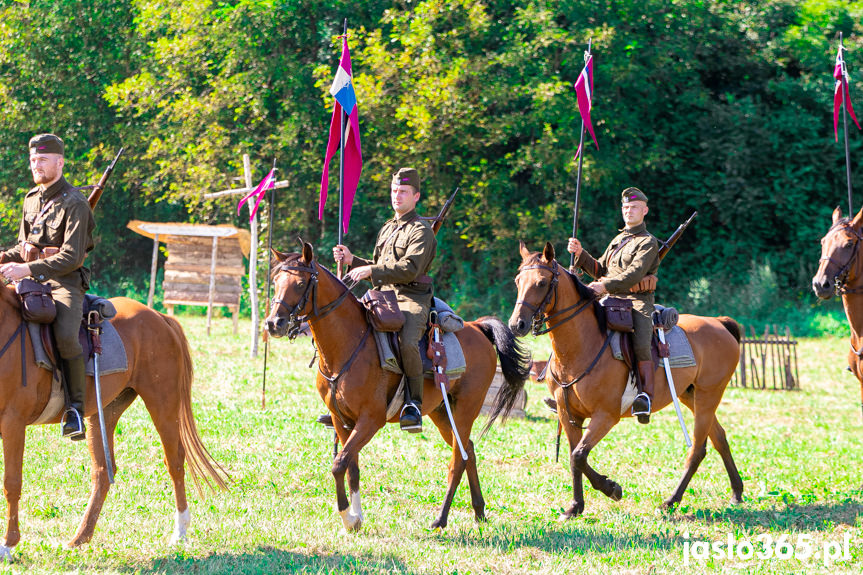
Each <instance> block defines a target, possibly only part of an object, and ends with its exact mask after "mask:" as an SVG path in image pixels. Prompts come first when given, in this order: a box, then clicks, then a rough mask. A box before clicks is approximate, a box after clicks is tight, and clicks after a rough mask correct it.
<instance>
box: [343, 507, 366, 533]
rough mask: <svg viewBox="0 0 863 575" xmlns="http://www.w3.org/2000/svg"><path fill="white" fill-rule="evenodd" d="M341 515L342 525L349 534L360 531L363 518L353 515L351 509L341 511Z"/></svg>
mask: <svg viewBox="0 0 863 575" xmlns="http://www.w3.org/2000/svg"><path fill="white" fill-rule="evenodd" d="M339 515H341V516H342V523H343V524H344V526H345V531H347V532H348V533H350V532H355V531H359V530H360V527H362V526H363V518H362V517H360V516H359V515H356V514H354V513H352V512H351V510H350V509H345V510H344V511H339Z"/></svg>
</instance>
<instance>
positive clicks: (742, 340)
mask: <svg viewBox="0 0 863 575" xmlns="http://www.w3.org/2000/svg"><path fill="white" fill-rule="evenodd" d="M740 386H741V387H743V388H745V387H746V328H745V327H744V328H743V337H741V338H740Z"/></svg>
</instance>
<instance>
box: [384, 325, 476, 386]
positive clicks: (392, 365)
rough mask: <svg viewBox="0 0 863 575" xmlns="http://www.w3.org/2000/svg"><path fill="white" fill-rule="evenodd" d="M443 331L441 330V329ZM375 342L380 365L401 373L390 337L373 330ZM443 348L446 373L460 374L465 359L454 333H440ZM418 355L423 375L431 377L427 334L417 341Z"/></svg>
mask: <svg viewBox="0 0 863 575" xmlns="http://www.w3.org/2000/svg"><path fill="white" fill-rule="evenodd" d="M441 331H443V330H441ZM374 335H375V343H377V346H378V357H379V358H380V360H381V367H382V368H383V369H385V370H387V371H391V372H393V373H401V372H402V368H401V367H400V366H399V361H398V358H397V357H396V354H395V351H394V350H393V346H392V345H391V344H390V338H389V337H388V335H387V334H386V333H383V332H379V331H377V330H374ZM441 340H442V341H443V345H444V348H445V349H446V374H447V375H448V376H450V377H451V378H453V379H456V378H457V377H459V376H461V374H463V373H464V370H465V369H466V368H467V361H466V360H465V357H464V351H463V350H462V348H461V344H460V343H459V341H458V337H457V336H456V334H455V333H451V332H443V333H442V334H441ZM419 348H420V356H422V359H423V371H424V372H425V375H427V376H429V377H431V376H432V375H433V373H432V369H433V366H432V362H431V360H430V359H429V358H428V357H426V353H425V351H426V349H427V348H428V336H427V335H425V336H423V338H422V339H421V340H420V343H419Z"/></svg>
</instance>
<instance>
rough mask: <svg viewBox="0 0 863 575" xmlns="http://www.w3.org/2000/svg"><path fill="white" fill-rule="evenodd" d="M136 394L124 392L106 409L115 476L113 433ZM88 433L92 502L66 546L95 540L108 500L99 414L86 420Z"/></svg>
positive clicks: (106, 427) (105, 465)
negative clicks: (103, 508) (100, 518)
mask: <svg viewBox="0 0 863 575" xmlns="http://www.w3.org/2000/svg"><path fill="white" fill-rule="evenodd" d="M135 397H136V395H135V393H134V392H132V391H131V390H127V391H126V392H124V393H121V394H120V396H119V397H117V399H115V400H114V401H113V402H112V403H111V404H110V405H108V406H106V407H105V408H104V413H105V431H106V432H107V435H108V449H109V450H110V452H111V462H112V465H113V469H112V471H113V472H114V473H115V474H116V472H117V464H116V461H115V459H114V430H115V429H116V427H117V421H118V420H119V419H120V416H121V415H122V414H123V412H124V411H125V410H126V408H127V407H129V405H131V403H132V402H133V401H134V400H135ZM87 423H88V425H89V428H90V429H89V432H88V433H87V450H88V451H89V452H90V500H89V501H88V502H87V509H86V511H84V516H83V517H82V518H81V524H80V525H79V526H78V531H77V532H76V533H75V536H74V537H72V539H71V540H70V541H69V542H68V543H67V544H66V545H67V547H78V546H79V545H83V544H84V543H86V542H88V541H89V540H90V539H91V538H92V537H93V531H95V529H96V522H97V521H98V520H99V514H100V513H101V512H102V505H103V504H104V503H105V498H107V497H108V489H109V488H110V486H111V485H110V483H108V466H107V464H106V461H105V453H104V451H103V449H104V448H103V446H102V431H101V428H100V427H99V415H98V414H93V415H91V416H90V417H89V418H87Z"/></svg>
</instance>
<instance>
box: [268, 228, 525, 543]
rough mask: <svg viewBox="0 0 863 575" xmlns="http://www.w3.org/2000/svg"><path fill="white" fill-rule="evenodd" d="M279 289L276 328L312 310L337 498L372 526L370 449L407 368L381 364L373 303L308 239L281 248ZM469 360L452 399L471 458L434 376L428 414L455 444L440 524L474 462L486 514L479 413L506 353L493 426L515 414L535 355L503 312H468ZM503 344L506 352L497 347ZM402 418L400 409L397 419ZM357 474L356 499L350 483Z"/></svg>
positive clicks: (348, 524) (474, 500) (349, 518)
mask: <svg viewBox="0 0 863 575" xmlns="http://www.w3.org/2000/svg"><path fill="white" fill-rule="evenodd" d="M273 254H274V261H273V266H274V270H273V279H274V284H275V294H274V299H273V305H272V310H273V311H272V313H270V315H269V316H268V317H267V320H266V321H267V329H268V330H269V333H270V334H271V335H272V336H273V337H283V336H285V335H289V334H293V333H294V332H293V331H291V330H292V329H296V327H297V326H299V322H300V321H302V320H303V319H306V318H307V319H308V323H309V327H310V328H311V331H312V336H313V337H314V340H315V343H316V345H317V349H318V353H320V360H319V361H318V373H317V378H316V384H317V388H318V393H319V394H320V396H321V399H323V401H324V403H325V404H326V405H327V408H328V409H329V410H330V413H331V414H332V418H333V422H334V423H335V424H336V425H335V428H336V433H337V434H338V437H339V441H340V442H341V444H342V446H343V447H342V450H341V452H339V454H338V455H337V456H336V458H335V460H334V461H333V466H332V474H333V476H334V477H335V480H336V500H337V504H338V511H339V515H341V518H342V522H343V523H344V526H345V529H347V530H349V531H352V530H357V529H359V528H360V527H361V526H362V521H363V512H362V505H361V502H360V468H359V453H360V450H361V449H362V448H363V447H364V446H365V445H366V444H367V443H368V442H369V441H370V440H371V438H372V437H373V436H374V435H375V433H377V432H378V430H380V429H381V428H382V427H383V426H384V425H385V424H386V423H387V406H388V405H389V403H390V401H391V400H392V399H393V397H394V396H395V394H396V390H397V388H398V384H399V380H400V378H401V376H400V375H397V374H395V373H392V372H390V371H386V370H384V369H383V368H382V367H381V362H380V360H379V358H378V351H377V345H376V343H375V339H374V338H373V337H370V335H369V334H370V329H371V328H370V327H369V325H368V322H367V320H366V312H365V308H364V307H363V306H362V304H361V303H360V302H359V301H358V300H357V299H356V298H355V297H354V296H353V294H352V293H351V292H350V290H349V289H348V288H347V287H346V286H345V284H343V283H342V282H341V281H340V280H339V279H337V278H336V276H335V275H333V274H332V273H331V272H329V271H328V270H327V269H326V268H325V267H323V266H321V265H320V264H318V262H317V261H315V255H314V250H313V248H312V246H311V244H309V243H304V244H303V253H302V254H297V253H292V254H282V253H280V252H277V251H275V250H274V251H273ZM457 336H458V340H459V343H461V346H462V349H463V350H464V356H465V358H466V360H467V368H466V369H465V372H464V374H463V375H462V376H461V377H460V378H459V379H458V380H454V381H453V382H452V387H451V388H450V390H449V393H448V394H447V395H448V396H449V398H450V403H451V405H452V415H453V419H454V421H455V427H456V431H457V432H458V434H459V437H460V438H461V440H462V443H463V444H464V448H465V451H466V452H467V455H468V459H467V461H464V460H463V459H462V456H461V453H460V450H459V448H458V445H457V442H456V440H455V439H454V436H453V429H452V426H451V425H450V421H449V418H448V417H447V413H446V410H445V405H444V404H443V398H442V395H441V391H440V388H438V387H435V385H434V382H433V380H431V379H426V381H425V389H424V391H423V402H422V408H423V415H428V416H429V418H430V419H431V420H432V422H433V423H434V424H435V425H436V426H437V428H438V430H439V431H440V434H441V435H442V436H443V439H444V441H446V442H447V443H448V444H449V445H450V446H451V447H452V458H451V459H450V464H449V481H448V487H447V491H446V496H445V499H444V504H443V507H442V508H441V511H440V516H439V517H438V518H437V519H436V520H435V521H434V523H433V524H432V527H433V528H443V527H446V524H447V516H448V514H449V508H450V505H451V504H452V500H453V496H454V495H455V491H456V488H457V487H458V485H459V482H460V481H461V476H462V474H463V473H464V472H465V471H467V479H468V485H469V486H470V496H471V505H472V507H473V510H474V514H475V516H476V519H477V520H478V521H480V520H483V519H485V501H484V500H483V497H482V490H481V489H480V485H479V474H478V473H477V468H476V457H475V455H474V444H473V442H472V441H471V440H470V433H471V429H472V428H473V424H474V420H475V419H476V418H477V416H478V415H479V412H480V409H481V408H482V404H483V400H484V399H485V396H486V392H487V391H488V388H489V386H490V385H491V381H492V379H493V378H494V374H495V365H496V363H497V359H498V357H499V358H500V364H501V370H502V371H503V375H504V378H505V383H504V384H503V385H502V386H501V389H500V392H499V393H498V395H497V397H496V402H495V407H494V410H493V413H492V415H491V417H490V419H489V422H488V425H486V429H488V427H489V426H490V425H491V424H492V422H493V421H494V420H495V418H497V417H498V416H499V415H503V416H504V417H506V415H507V414H508V413H509V411H510V409H512V406H513V404H514V402H515V400H516V399H517V397H518V394H519V392H520V391H521V390H522V388H523V387H524V381H525V379H526V378H527V374H528V366H529V356H528V354H526V353H525V352H524V350H523V349H522V348H521V347H520V346H519V344H518V342H517V341H516V339H515V337H514V336H513V334H512V332H511V331H510V330H509V329H508V328H507V327H506V326H505V325H504V324H503V322H502V321H500V320H499V319H497V318H492V317H484V318H480V319H478V320H477V321H473V322H468V323H466V324H465V327H464V329H462V330H461V331H459V332H457ZM495 349H497V355H495ZM397 421H398V416H395V417H393V418H390V419H389V422H390V423H394V422H397ZM345 473H347V475H348V482H349V487H350V492H351V496H350V502H349V501H348V497H347V494H346V493H345Z"/></svg>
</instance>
